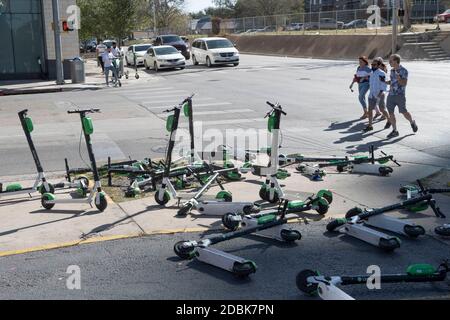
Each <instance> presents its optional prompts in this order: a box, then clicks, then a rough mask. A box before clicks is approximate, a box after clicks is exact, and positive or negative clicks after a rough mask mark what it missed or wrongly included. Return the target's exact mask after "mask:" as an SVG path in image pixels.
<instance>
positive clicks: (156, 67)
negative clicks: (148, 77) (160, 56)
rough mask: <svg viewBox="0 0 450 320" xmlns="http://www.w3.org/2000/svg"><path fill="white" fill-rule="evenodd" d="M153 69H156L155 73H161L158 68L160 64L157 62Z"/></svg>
mask: <svg viewBox="0 0 450 320" xmlns="http://www.w3.org/2000/svg"><path fill="white" fill-rule="evenodd" d="M153 69H155V72H158V71H159V68H158V63H157V62H156V61H155V63H154V64H153Z"/></svg>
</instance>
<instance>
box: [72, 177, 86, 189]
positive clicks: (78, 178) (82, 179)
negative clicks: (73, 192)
mask: <svg viewBox="0 0 450 320" xmlns="http://www.w3.org/2000/svg"><path fill="white" fill-rule="evenodd" d="M75 180H76V181H79V182H80V183H81V185H83V186H84V187H86V188H89V178H88V177H86V176H79V177H77V178H76V179H75Z"/></svg>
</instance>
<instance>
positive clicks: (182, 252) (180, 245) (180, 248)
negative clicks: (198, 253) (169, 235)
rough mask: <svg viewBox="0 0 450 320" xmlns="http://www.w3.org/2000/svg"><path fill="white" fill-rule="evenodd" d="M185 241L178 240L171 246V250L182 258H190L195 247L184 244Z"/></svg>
mask: <svg viewBox="0 0 450 320" xmlns="http://www.w3.org/2000/svg"><path fill="white" fill-rule="evenodd" d="M185 243H186V241H179V242H177V243H175V245H174V246H173V251H175V254H176V255H177V256H179V257H180V258H181V259H183V260H188V259H191V258H192V256H193V253H194V250H195V248H194V247H192V246H185V245H184V244H185Z"/></svg>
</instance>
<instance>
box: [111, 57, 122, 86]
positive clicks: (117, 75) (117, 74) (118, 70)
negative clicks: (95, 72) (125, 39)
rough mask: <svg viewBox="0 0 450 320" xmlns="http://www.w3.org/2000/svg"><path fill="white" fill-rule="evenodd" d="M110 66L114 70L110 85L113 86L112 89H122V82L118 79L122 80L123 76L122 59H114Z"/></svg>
mask: <svg viewBox="0 0 450 320" xmlns="http://www.w3.org/2000/svg"><path fill="white" fill-rule="evenodd" d="M112 66H113V68H114V72H113V78H112V84H113V85H114V87H117V86H119V87H122V82H121V81H120V79H122V76H123V57H122V56H120V57H115V58H114V59H113V60H112Z"/></svg>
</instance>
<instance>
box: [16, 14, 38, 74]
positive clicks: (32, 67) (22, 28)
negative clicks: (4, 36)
mask: <svg viewBox="0 0 450 320" xmlns="http://www.w3.org/2000/svg"><path fill="white" fill-rule="evenodd" d="M12 17H13V18H12V33H13V40H14V59H15V65H16V73H39V72H40V71H41V70H40V66H39V63H38V58H41V60H43V47H42V23H41V16H40V15H38V14H16V15H12Z"/></svg>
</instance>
